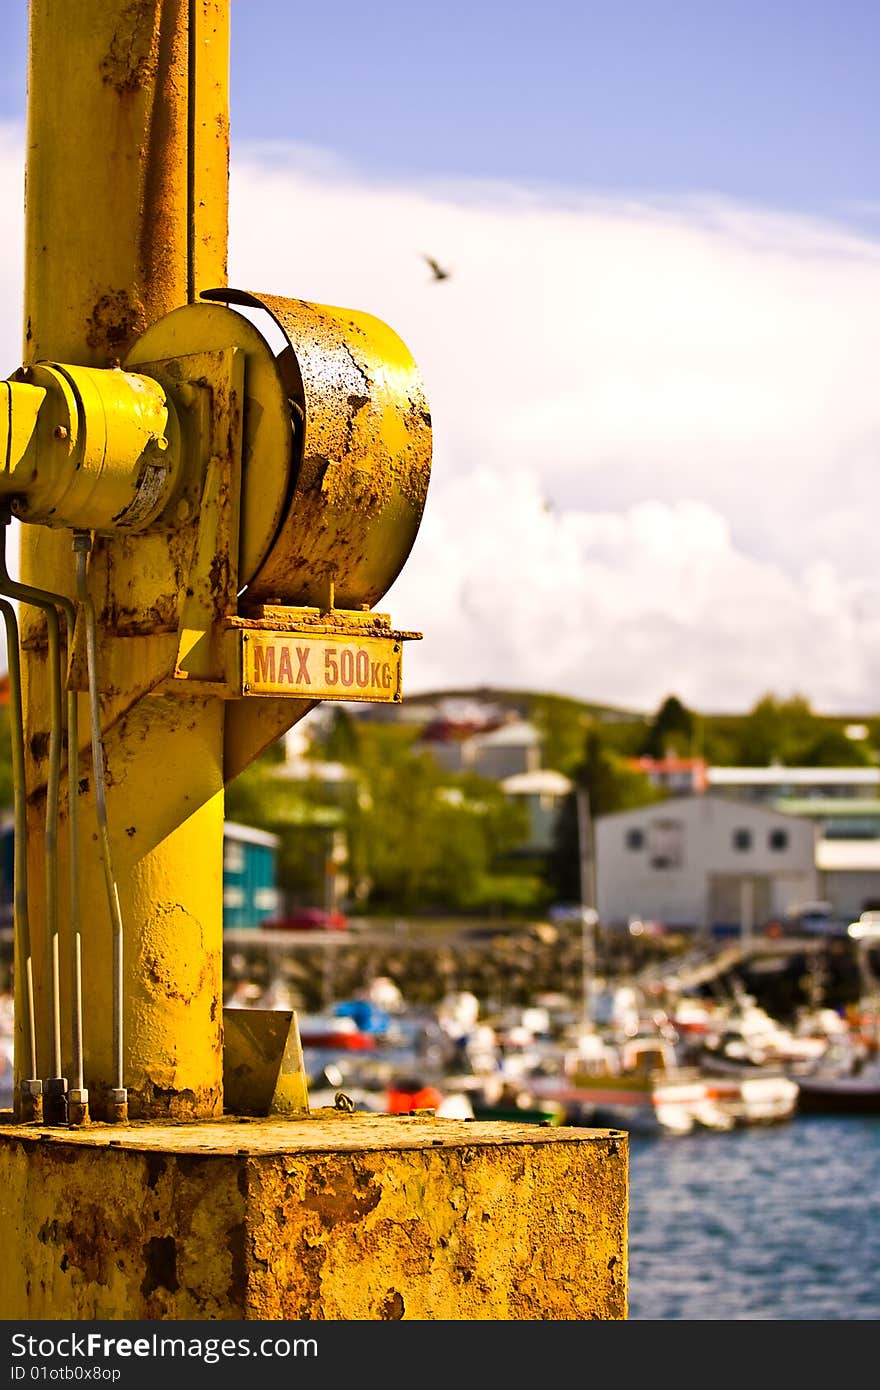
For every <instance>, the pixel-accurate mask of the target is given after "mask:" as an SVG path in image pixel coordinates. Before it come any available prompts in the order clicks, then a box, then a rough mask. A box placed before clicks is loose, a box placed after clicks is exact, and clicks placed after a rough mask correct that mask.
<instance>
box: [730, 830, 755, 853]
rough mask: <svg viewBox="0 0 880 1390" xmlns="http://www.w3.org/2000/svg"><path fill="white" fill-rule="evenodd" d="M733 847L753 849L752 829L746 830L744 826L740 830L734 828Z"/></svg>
mask: <svg viewBox="0 0 880 1390" xmlns="http://www.w3.org/2000/svg"><path fill="white" fill-rule="evenodd" d="M733 848H734V849H751V848H752V832H751V830H744V829H743V828H742V827H740V829H739V830H734V832H733Z"/></svg>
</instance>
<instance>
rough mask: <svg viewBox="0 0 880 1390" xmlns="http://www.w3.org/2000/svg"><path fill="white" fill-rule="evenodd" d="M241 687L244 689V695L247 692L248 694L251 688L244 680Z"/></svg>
mask: <svg viewBox="0 0 880 1390" xmlns="http://www.w3.org/2000/svg"><path fill="white" fill-rule="evenodd" d="M241 688H242V690H243V691H244V693H245V695H249V694H250V689H251V688H250V686H249V685H248V683H247V681H245V683H244V685H243V686H242V687H241Z"/></svg>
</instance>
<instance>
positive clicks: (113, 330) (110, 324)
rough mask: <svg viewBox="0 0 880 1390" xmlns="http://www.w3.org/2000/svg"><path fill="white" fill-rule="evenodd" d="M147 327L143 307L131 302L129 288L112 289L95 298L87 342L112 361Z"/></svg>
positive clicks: (88, 323)
mask: <svg viewBox="0 0 880 1390" xmlns="http://www.w3.org/2000/svg"><path fill="white" fill-rule="evenodd" d="M145 327H146V316H145V314H144V311H143V308H142V307H141V306H140V305H135V304H133V303H132V302H131V298H130V297H129V294H128V291H127V290H109V291H107V293H105V294H102V295H100V296H99V298H98V299H96V300H95V304H94V307H93V309H92V312H91V313H90V314H89V315H88V317H87V319H86V342H87V343H88V345H89V347H90V348H94V349H95V350H96V351H104V352H105V353H106V354H107V356H108V359H111V360H113V359H116V358H118V356H119V353H120V351H122V350H124V349H125V348H127V347H128V346H129V345H130V343H131V342H132V341H133V339H134V338H136V337H137V335H138V334H139V333H141V332H143V330H144V328H145Z"/></svg>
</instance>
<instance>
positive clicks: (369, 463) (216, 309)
mask: <svg viewBox="0 0 880 1390" xmlns="http://www.w3.org/2000/svg"><path fill="white" fill-rule="evenodd" d="M202 299H203V301H204V302H200V303H196V304H190V305H185V306H183V307H181V308H180V309H175V310H173V311H172V312H171V313H170V314H167V315H166V316H165V317H163V318H162V319H160V320H158V321H157V322H156V323H155V324H154V325H152V327H150V328H148V329H147V331H146V332H145V333H144V334H143V335H142V336H141V338H139V339H138V342H137V343H136V344H135V346H134V348H133V349H132V351H131V352H130V354H129V356H128V358H127V359H126V362H125V364H124V366H125V368H126V370H127V371H135V370H138V369H139V368H141V369H143V370H144V371H145V372H146V373H147V374H150V375H152V374H155V375H156V376H157V377H158V378H159V380H160V381H161V382H162V385H163V387H165V389H166V390H167V392H168V394H169V396H170V397H172V398H173V396H174V394H175V389H176V383H175V378H176V376H179V374H180V370H181V369H182V368H183V366H184V360H183V359H185V358H186V356H187V355H189V354H197V353H204V352H210V351H218V350H222V349H228V348H237V349H239V350H240V351H242V352H243V353H244V356H245V388H244V397H245V398H244V411H243V420H242V438H243V445H242V484H241V488H242V492H241V521H240V544H239V585H240V587H241V589H242V590H245V592H244V593H243V595H242V604H243V607H245V608H247V607H249V606H254V605H261V604H275V605H284V606H292V605H296V606H298V605H302V606H316V607H319V608H333V607H338V608H348V609H356V608H371V607H372V606H373V605H374V604H375V603H376V602H377V601H378V600H379V599H380V598H381V597H382V595H383V594H385V593H386V592H387V590H388V589H389V588H390V586H391V584H392V583H393V582H394V580H395V579H396V578H397V576H398V574H399V573H400V571H401V569H402V568H403V565H404V563H405V561H406V559H407V556H408V555H409V553H410V550H411V549H412V546H413V543H414V541H415V537H416V534H417V532H418V528H419V525H420V522H421V518H422V513H423V510H424V506H425V498H426V494H427V488H428V481H429V477H430V470H431V417H430V414H429V411H428V405H427V401H426V398H425V392H424V387H423V385H422V380H421V376H420V374H419V372H418V369H417V367H416V365H415V362H414V361H413V358H412V356H411V355H410V353H409V351H408V350H407V348H406V347H405V345H404V344H403V343H402V342H401V340H400V338H399V337H398V336H397V335H396V334H395V333H394V332H393V331H392V330H391V329H390V328H388V326H387V325H386V324H384V323H382V322H381V321H380V320H379V319H376V318H373V317H372V316H371V315H369V314H363V313H360V312H356V311H354V310H347V309H338V308H330V307H328V306H326V305H320V304H310V303H306V302H305V301H303V300H289V299H282V298H279V297H277V296H274V295H264V294H254V293H251V292H248V291H240V290H232V289H217V290H212V291H208V292H206V293H205V294H204V295H203V296H202ZM219 301H225V302H223V303H221V302H219ZM233 303H234V304H236V305H238V306H240V307H242V308H247V309H249V310H262V311H263V312H264V314H268V315H270V316H271V320H274V324H275V325H276V328H275V333H276V334H277V330H278V329H280V330H281V335H282V338H283V345H282V346H281V348H280V350H278V351H276V350H274V349H273V348H272V347H270V345H269V342H268V340H267V337H266V336H264V335H263V334H262V333H260V332H259V331H258V329H257V328H256V327H255V326H254V324H253V323H252V322H251V321H250V319H249V318H247V317H245V316H244V315H243V314H242V313H239V312H237V310H236V309H232V308H230V307H228V305H229V304H233ZM267 327H268V321H267ZM169 359H176V371H174V372H168V371H160V370H157V369H156V366H155V364H156V363H163V362H165V363H167V362H168V360H169Z"/></svg>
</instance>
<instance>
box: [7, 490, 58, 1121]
mask: <svg viewBox="0 0 880 1390" xmlns="http://www.w3.org/2000/svg"><path fill="white" fill-rule="evenodd" d="M2 521H3V525H2V527H0V595H2V596H4V597H6V598H15V599H20V600H21V601H22V602H24V603H27V604H31V605H32V606H33V607H34V608H39V609H41V610H42V611H43V612H44V613H45V614H46V629H47V634H48V667H49V706H50V713H49V767H48V773H47V778H46V938H47V948H48V956H49V961H50V969H51V992H52V1064H53V1067H54V1071H53V1073H52V1075H51V1077H50V1078H49V1084H47V1088H46V1095H47V1100H49V1099H50V1098H51V1102H52V1106H51V1113H50V1107H49V1106H47V1107H46V1119H47V1121H48V1122H50V1123H54V1122H56V1121H57V1122H61V1121H66V1119H67V1101H66V1091H67V1082H66V1080H65V1078H64V1077H63V1075H62V1070H61V960H60V952H59V944H58V805H59V789H60V785H61V734H62V700H61V639H60V630H59V623H58V610H57V608H56V603H57V602H58V595H56V594H50V593H47V592H46V591H45V590H44V589H35V588H33V587H32V586H31V585H29V584H21V583H18V582H17V581H16V580H14V579H13V578H12V577H11V575H10V574H9V570H8V567H7V563H6V534H7V530H6V528H7V527H8V525H9V521H10V516H9V513H6V514H4V515H3V517H2ZM62 1112H63V1113H62Z"/></svg>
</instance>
